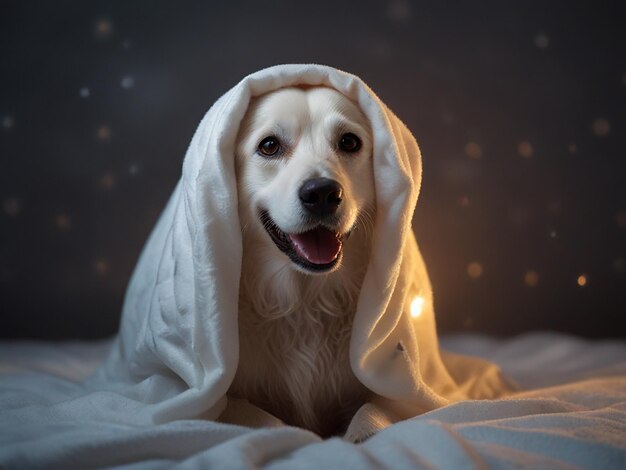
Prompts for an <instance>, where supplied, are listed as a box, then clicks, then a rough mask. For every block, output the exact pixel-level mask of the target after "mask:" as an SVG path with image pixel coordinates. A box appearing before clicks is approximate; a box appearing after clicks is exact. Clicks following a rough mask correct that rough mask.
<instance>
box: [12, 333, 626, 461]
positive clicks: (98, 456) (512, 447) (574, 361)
mask: <svg viewBox="0 0 626 470" xmlns="http://www.w3.org/2000/svg"><path fill="white" fill-rule="evenodd" d="M442 345H443V347H444V348H445V349H447V350H450V351H453V352H457V353H463V354H470V355H476V356H480V357H483V358H486V359H489V360H491V361H493V362H495V363H496V364H498V365H500V367H501V368H502V370H503V372H504V373H505V375H506V376H507V377H509V378H510V379H512V380H514V381H515V382H516V383H517V384H518V386H519V387H520V388H521V389H522V391H520V392H518V393H516V394H514V395H513V396H511V397H509V398H506V399H499V400H480V401H478V400H470V401H463V402H459V403H456V404H452V405H450V406H447V407H443V408H440V409H437V410H434V411H431V412H429V413H426V414H423V415H420V416H417V417H415V418H412V419H409V420H406V421H403V422H400V423H397V424H394V425H392V426H390V427H389V428H387V429H385V430H383V431H381V432H379V433H378V434H376V435H375V436H373V437H371V438H370V439H368V440H367V441H365V442H363V443H361V444H351V443H349V442H346V441H344V440H342V439H341V438H339V437H337V438H332V439H328V440H321V439H320V438H319V437H317V436H316V435H314V434H312V433H309V432H307V431H304V430H301V429H296V428H291V427H276V428H265V429H251V428H245V427H239V426H234V425H227V424H217V423H213V422H209V421H203V420H179V421H173V422H170V423H167V424H162V425H156V426H136V427H133V426H122V425H117V426H116V425H111V424H105V423H97V422H92V423H89V425H87V426H86V425H84V423H83V424H82V425H80V426H78V425H76V423H73V422H72V421H71V420H67V421H64V420H63V419H59V417H50V416H45V410H46V407H45V405H46V403H48V402H51V401H54V398H55V397H54V396H50V395H47V394H46V393H45V385H44V384H45V383H52V382H54V387H53V388H54V389H57V390H58V389H59V384H62V386H63V388H64V389H66V390H65V392H67V389H68V388H70V389H71V388H72V387H73V386H76V385H75V383H76V382H79V381H81V380H82V379H83V378H85V377H86V376H88V375H89V374H90V373H91V372H92V371H93V370H94V369H95V368H96V367H97V366H98V365H99V364H100V362H101V361H102V360H103V358H104V357H105V356H106V354H107V352H108V350H109V347H110V342H109V341H103V342H97V343H81V342H67V343H44V342H4V343H2V344H1V345H0V358H1V359H0V372H1V374H2V375H1V376H0V381H1V385H2V386H0V389H1V390H2V396H1V399H2V401H3V402H5V403H6V402H7V400H12V401H14V402H16V406H19V405H18V403H17V402H19V401H22V402H23V403H28V406H30V407H33V406H35V407H37V406H38V407H39V412H41V413H42V415H41V416H40V420H37V413H38V411H37V410H36V409H35V410H34V411H33V421H32V423H30V425H29V426H35V427H37V426H40V427H41V431H42V432H38V433H35V434H36V436H37V437H36V438H33V437H32V436H33V434H34V433H32V432H30V430H29V429H28V426H26V427H25V426H24V425H20V426H19V427H17V428H15V429H14V430H13V432H12V431H11V429H10V428H9V427H7V426H3V431H2V436H1V438H0V456H3V460H2V463H4V464H5V465H7V466H8V467H16V468H17V467H22V468H23V467H30V466H45V467H48V468H68V467H95V466H107V467H110V466H119V467H121V468H133V467H141V468H170V467H182V468H186V467H188V468H192V467H195V468H212V467H216V468H246V467H247V468H250V467H261V466H263V467H268V468H323V467H324V466H325V467H328V468H340V467H343V468H346V467H347V466H351V467H352V468H380V467H388V468H486V467H491V468H517V467H533V468H596V469H607V468H616V469H617V468H625V467H626V344H624V342H623V341H610V340H604V341H598V340H596V341H590V340H583V339H579V338H574V337H570V336H565V335H562V334H556V333H532V334H526V335H523V336H519V337H515V338H511V339H494V338H488V337H483V336H473V335H458V336H449V337H444V338H442ZM33 380H36V381H37V382H38V383H40V384H42V387H41V390H42V393H41V394H39V395H38V396H33V395H32V392H31V395H29V396H24V395H21V392H20V382H21V384H22V386H23V388H22V390H24V389H28V388H29V387H28V386H27V385H24V383H25V382H26V383H27V382H29V381H31V382H32V381H33ZM9 383H11V384H13V387H7V385H8V384H9ZM20 395H21V396H20ZM33 403H37V405H33ZM53 418H54V419H53ZM6 424H7V423H6V422H5V425H6ZM73 428H75V429H74V430H73ZM19 433H23V435H24V436H27V435H28V436H31V437H29V438H25V439H24V440H22V439H21V438H20V435H19Z"/></svg>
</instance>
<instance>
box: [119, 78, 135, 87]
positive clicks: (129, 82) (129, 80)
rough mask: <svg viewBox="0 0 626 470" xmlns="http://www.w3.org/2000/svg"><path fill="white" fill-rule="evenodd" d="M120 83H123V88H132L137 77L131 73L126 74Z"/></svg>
mask: <svg viewBox="0 0 626 470" xmlns="http://www.w3.org/2000/svg"><path fill="white" fill-rule="evenodd" d="M120 85H122V88H124V89H125V90H130V89H131V88H132V87H133V86H134V85H135V79H134V78H133V77H131V76H130V75H126V76H125V77H124V78H122V81H121V82H120Z"/></svg>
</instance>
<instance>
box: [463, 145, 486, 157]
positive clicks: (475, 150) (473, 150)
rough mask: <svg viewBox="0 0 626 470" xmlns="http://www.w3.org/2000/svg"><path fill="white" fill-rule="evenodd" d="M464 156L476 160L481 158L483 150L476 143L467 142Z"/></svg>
mask: <svg viewBox="0 0 626 470" xmlns="http://www.w3.org/2000/svg"><path fill="white" fill-rule="evenodd" d="M465 155H467V156H468V157H470V158H473V159H475V160H477V159H479V158H481V157H482V156H483V149H482V148H481V147H480V145H478V144H477V143H476V142H468V143H467V144H465Z"/></svg>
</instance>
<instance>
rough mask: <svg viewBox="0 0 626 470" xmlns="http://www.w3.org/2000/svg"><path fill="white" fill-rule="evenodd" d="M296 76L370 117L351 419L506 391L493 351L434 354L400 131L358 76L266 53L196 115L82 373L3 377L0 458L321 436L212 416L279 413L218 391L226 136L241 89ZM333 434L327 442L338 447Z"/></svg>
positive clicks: (221, 378)
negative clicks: (115, 309)
mask: <svg viewBox="0 0 626 470" xmlns="http://www.w3.org/2000/svg"><path fill="white" fill-rule="evenodd" d="M291 85H322V86H328V87H332V88H335V89H336V90H338V91H339V92H341V93H343V94H345V95H346V96H347V97H349V98H350V99H352V100H353V101H355V102H356V103H357V104H358V105H359V106H360V108H361V109H362V111H363V113H364V114H365V115H366V117H367V118H368V119H369V120H370V122H371V125H372V131H373V138H374V152H373V154H374V155H373V168H374V177H375V186H376V188H375V189H376V201H377V213H376V222H375V225H374V234H373V250H372V255H371V259H370V264H369V267H368V269H367V272H366V275H365V279H364V283H363V286H362V290H361V294H360V297H359V301H358V306H357V310H356V314H355V320H354V326H353V331H352V337H351V343H350V359H351V366H352V369H353V371H354V373H355V375H356V377H357V378H358V379H359V380H360V381H361V382H362V383H363V384H364V385H366V386H367V387H368V388H369V389H371V390H372V391H373V392H375V393H376V394H377V395H378V396H379V397H380V398H379V399H377V400H376V403H375V405H365V407H364V408H362V409H361V410H360V411H359V412H358V413H357V416H356V418H355V423H356V424H357V425H362V426H364V427H367V428H371V429H373V430H380V429H383V428H385V427H387V426H390V425H392V424H393V423H394V422H397V421H400V420H403V419H407V418H410V417H413V416H416V415H419V414H421V413H425V412H429V411H431V410H434V409H436V408H439V407H443V406H446V405H448V404H450V403H452V402H455V401H458V400H464V399H468V398H493V397H495V396H498V395H501V394H503V393H504V392H506V390H507V386H506V385H505V383H504V382H503V380H502V379H501V378H500V374H499V370H498V368H497V367H496V366H495V365H493V364H491V363H489V362H486V361H483V360H479V359H473V358H470V357H465V356H463V355H458V354H452V353H446V354H441V353H440V349H439V345H438V339H437V335H436V330H435V319H434V312H433V307H432V292H431V288H430V283H429V281H428V276H427V272H426V268H425V266H424V263H423V261H422V258H421V256H420V254H419V251H418V249H417V245H416V242H415V237H414V235H413V232H412V230H411V220H412V215H413V210H414V208H415V204H416V201H417V196H418V193H419V187H420V181H421V159H420V153H419V149H418V146H417V144H416V142H415V139H414V138H413V136H412V135H411V133H410V132H409V131H408V130H407V129H406V127H405V126H404V125H403V124H402V123H401V122H400V120H399V119H398V118H397V117H396V116H395V115H394V114H393V113H391V111H389V110H388V109H387V107H386V106H385V105H384V104H383V103H382V102H381V101H380V100H379V99H378V98H377V97H376V95H375V94H374V93H373V92H372V91H371V90H370V89H369V88H368V87H367V86H366V85H365V84H363V82H362V81H361V80H360V79H358V78H357V77H354V76H352V75H349V74H347V73H344V72H341V71H338V70H335V69H332V68H329V67H324V66H318V65H285V66H277V67H273V68H270V69H265V70H262V71H260V72H258V73H255V74H253V75H250V76H248V77H246V78H245V79H243V80H242V81H241V82H240V83H239V84H238V85H237V86H235V87H234V88H233V89H232V90H230V91H229V92H228V93H226V94H225V95H224V96H222V97H221V98H220V99H219V100H218V101H217V102H216V103H215V105H214V106H213V107H212V108H211V109H210V110H209V112H208V113H207V114H206V116H205V117H204V119H203V120H202V122H201V123H200V126H199V128H198V130H197V132H196V134H195V135H194V137H193V140H192V142H191V145H190V147H189V150H188V152H187V155H186V157H185V160H184V164H183V172H182V173H183V174H182V178H181V179H180V181H179V182H178V184H177V186H176V188H175V190H174V193H173V194H172V196H171V198H170V200H169V202H168V204H167V206H166V208H165V210H164V212H163V213H162V215H161V217H160V219H159V221H158V223H157V225H156V227H155V229H154V230H153V232H152V234H151V236H150V238H149V240H148V242H147V244H146V246H145V248H144V250H143V252H142V254H141V257H140V259H139V262H138V264H137V267H136V270H135V272H134V274H133V277H132V279H131V282H130V285H129V288H128V291H127V295H126V298H125V302H124V307H123V317H122V323H121V327H120V333H119V335H118V336H117V337H116V339H115V340H114V342H113V343H112V345H111V348H110V352H109V354H108V357H107V358H106V360H105V361H104V364H103V365H102V366H101V367H100V368H99V369H97V370H96V372H95V373H94V374H93V375H92V376H91V377H90V378H89V379H88V380H87V381H86V382H85V383H84V384H80V385H77V384H75V383H73V382H71V381H67V380H63V379H61V378H58V377H43V376H31V375H28V376H25V375H18V376H7V377H3V378H2V387H1V388H2V393H3V395H2V401H1V402H0V409H1V410H2V411H0V427H1V428H2V441H1V445H2V448H0V462H3V463H11V464H15V465H18V464H29V463H39V464H44V463H50V464H51V465H52V464H58V465H68V464H71V463H73V462H74V463H77V464H78V463H80V464H85V465H86V464H117V463H129V462H134V461H140V460H142V459H144V458H148V457H149V458H150V459H152V460H154V459H157V458H159V457H162V458H163V459H164V461H167V462H171V461H172V460H182V459H184V458H187V457H189V456H192V455H195V454H197V453H203V451H204V450H205V449H211V452H210V457H207V458H209V460H211V459H214V460H213V461H214V462H217V461H219V459H220V458H222V457H223V458H226V457H228V456H230V457H229V458H234V457H233V455H238V456H239V457H241V458H253V460H254V459H255V458H256V457H259V456H260V457H259V458H261V457H262V460H263V461H267V460H268V459H270V458H271V457H272V456H278V455H282V454H283V453H285V452H288V451H291V450H294V449H295V448H297V447H298V446H300V445H304V444H305V443H310V442H316V441H317V440H318V438H317V437H316V436H314V435H312V434H311V433H309V432H306V431H303V430H296V429H287V428H284V427H279V429H274V430H269V429H265V430H263V429H261V430H257V431H251V430H250V429H248V428H243V427H236V426H229V425H226V424H220V423H216V422H214V420H216V419H217V418H218V417H220V415H221V414H222V413H223V412H224V410H225V409H226V407H227V404H228V409H229V414H230V415H231V416H243V417H246V418H247V420H244V421H247V422H250V421H253V422H255V423H256V424H258V425H263V424H266V425H273V426H276V425H278V424H279V423H277V422H276V420H272V419H271V417H270V416H268V415H267V414H265V413H263V412H262V410H259V409H256V408H255V407H254V406H252V405H250V404H248V403H246V402H244V401H234V400H231V401H230V403H228V400H227V397H226V395H225V394H226V391H227V390H228V387H229V385H230V383H231V381H232V379H233V376H234V374H235V370H236V367H237V362H238V333H237V303H238V286H239V278H240V273H241V257H242V243H241V230H240V224H239V220H238V216H237V214H238V211H237V190H236V188H237V186H236V179H235V162H234V149H235V138H236V135H237V132H238V128H239V123H240V122H241V119H242V118H243V116H244V114H245V112H246V109H247V107H248V103H249V101H250V98H251V97H253V96H258V95H261V94H264V93H267V92H270V91H272V90H276V89H279V88H282V87H286V86H291ZM415 299H419V300H417V301H415ZM414 302H415V303H414ZM412 306H413V313H414V314H415V315H412V314H411V313H412ZM61 375H65V374H64V373H62V374H61ZM477 406H479V407H489V406H490V405H488V404H486V403H485V404H477ZM479 409H480V408H479ZM496 414H497V413H496ZM280 436H283V437H284V438H279V437H280ZM381 439H382V438H381ZM332 442H335V443H334V444H332V443H331V444H326V443H325V444H324V446H330V447H332V446H339V447H344V446H348V444H347V443H340V441H332ZM93 449H98V452H96V453H93V454H90V450H93ZM241 449H244V450H245V452H251V454H247V453H244V454H240V452H241ZM252 449H254V450H252ZM238 452H239V454H238ZM112 454H114V455H112ZM203 455H204V454H203ZM204 458H205V457H202V459H204ZM90 459H92V460H90ZM99 459H102V460H99ZM203 463H204V462H203Z"/></svg>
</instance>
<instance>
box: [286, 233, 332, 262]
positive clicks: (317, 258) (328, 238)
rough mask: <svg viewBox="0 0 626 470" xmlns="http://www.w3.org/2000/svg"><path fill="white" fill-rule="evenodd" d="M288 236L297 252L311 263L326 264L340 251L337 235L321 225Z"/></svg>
mask: <svg viewBox="0 0 626 470" xmlns="http://www.w3.org/2000/svg"><path fill="white" fill-rule="evenodd" d="M289 238H291V241H292V243H293V246H294V248H295V249H296V251H297V252H298V254H299V255H300V256H302V257H303V258H305V259H306V260H308V261H309V262H311V263H313V264H328V263H330V262H332V261H334V260H335V259H336V258H337V256H339V252H340V251H341V240H339V235H338V234H337V233H335V232H332V231H330V230H328V229H325V228H323V227H318V228H316V229H314V230H309V231H308V232H304V233H291V234H289Z"/></svg>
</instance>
